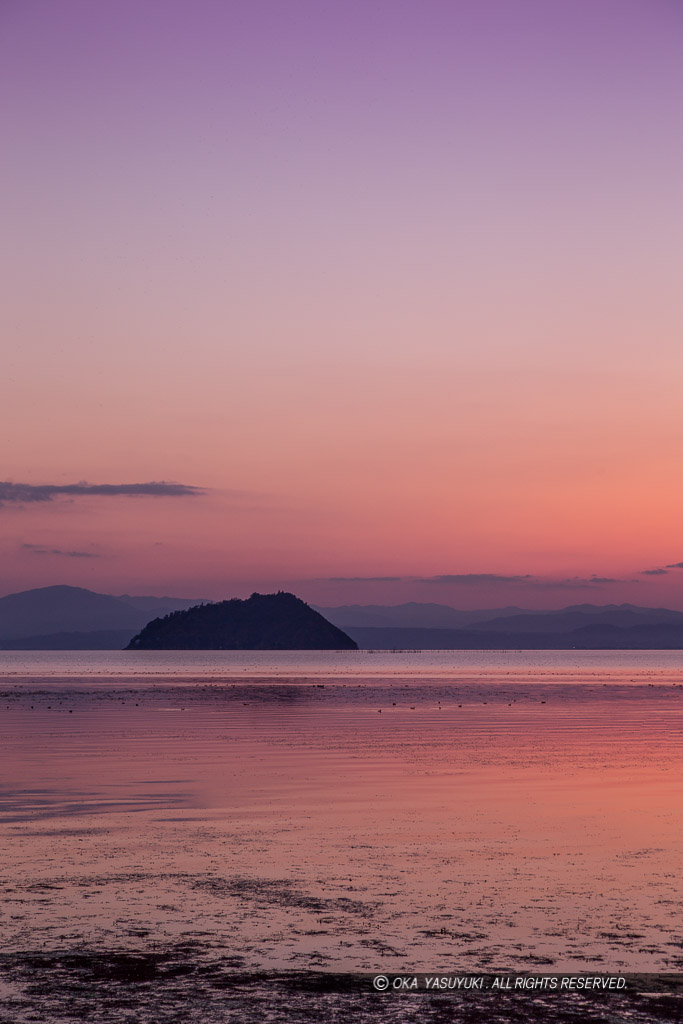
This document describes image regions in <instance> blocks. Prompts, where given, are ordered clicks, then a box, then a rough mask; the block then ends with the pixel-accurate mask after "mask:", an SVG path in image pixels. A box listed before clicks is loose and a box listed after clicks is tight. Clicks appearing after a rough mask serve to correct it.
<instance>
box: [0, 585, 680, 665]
mask: <svg viewBox="0 0 683 1024" xmlns="http://www.w3.org/2000/svg"><path fill="white" fill-rule="evenodd" d="M199 604H211V602H202V601H200V600H199V599H197V598H177V597H131V596H130V595H127V594H123V595H120V596H118V597H115V596H112V595H110V594H97V593H94V592H93V591H91V590H86V589H84V588H83V587H67V586H55V587H41V588H39V589H36V590H26V591H23V592H21V593H18V594H10V595H8V596H7V597H3V598H0V648H4V649H7V650H12V649H14V650H116V649H118V650H120V649H122V648H124V647H126V646H127V645H128V643H129V642H130V641H131V640H132V638H133V637H134V636H135V635H136V634H137V633H139V632H140V631H141V630H142V629H143V628H144V626H145V625H146V624H147V623H148V622H150V620H152V619H156V618H163V616H166V615H168V614H170V613H171V612H177V611H184V610H186V609H188V608H191V607H195V606H197V605H199ZM315 610H316V611H318V612H319V613H320V614H321V615H322V616H323V618H324V619H326V620H327V621H328V622H330V623H332V624H333V625H334V626H337V627H338V628H339V629H342V630H343V631H344V632H345V633H346V634H347V635H348V636H349V637H351V638H352V639H353V640H354V641H355V642H356V643H357V644H358V645H359V646H360V647H362V648H374V649H406V648H408V649H431V650H433V649H445V650H448V649H455V650H457V649H462V650H496V649H524V650H533V649H539V650H552V649H571V648H579V649H589V650H596V649H611V648H618V649H648V648H649V649H660V648H664V649H670V648H675V649H679V648H683V612H679V611H673V610H672V609H669V608H644V607H639V606H637V605H631V604H621V605H613V604H611V605H593V604H581V605H571V606H570V607H568V608H562V609H560V610H558V611H544V610H538V609H534V610H529V609H523V608H516V607H507V608H489V609H477V610H470V611H462V610H460V609H457V608H451V607H449V606H448V605H441V604H428V603H424V604H422V603H419V602H409V603H406V604H400V605H343V606H340V607H334V608H326V607H317V608H316V609H315Z"/></svg>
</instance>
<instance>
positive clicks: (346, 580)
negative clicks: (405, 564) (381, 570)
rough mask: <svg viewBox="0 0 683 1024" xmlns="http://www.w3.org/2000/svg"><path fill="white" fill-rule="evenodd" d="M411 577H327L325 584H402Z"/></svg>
mask: <svg viewBox="0 0 683 1024" xmlns="http://www.w3.org/2000/svg"><path fill="white" fill-rule="evenodd" d="M411 578H412V577H409V576H326V577H325V579H324V581H322V582H325V583H402V582H403V581H404V580H409V579H411Z"/></svg>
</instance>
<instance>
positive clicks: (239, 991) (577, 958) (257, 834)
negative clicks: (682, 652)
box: [0, 652, 683, 1022]
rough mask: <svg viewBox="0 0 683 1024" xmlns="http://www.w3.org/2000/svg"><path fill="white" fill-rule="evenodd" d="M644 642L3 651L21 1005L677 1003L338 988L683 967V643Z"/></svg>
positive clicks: (455, 1015)
mask: <svg viewBox="0 0 683 1024" xmlns="http://www.w3.org/2000/svg"><path fill="white" fill-rule="evenodd" d="M430 653H431V652H430ZM449 653H450V654H451V655H452V652H449ZM647 653H648V654H649V655H650V658H649V659H644V658H643V657H642V654H641V652H638V654H639V655H640V657H634V658H632V660H631V662H629V660H628V658H627V657H626V656H624V655H621V656H619V657H616V656H615V658H614V659H613V660H612V662H610V661H609V659H606V658H605V657H604V656H601V657H598V658H597V659H596V660H591V659H590V658H577V657H576V656H571V655H568V656H565V659H564V661H563V660H562V658H561V657H560V654H559V653H558V652H554V656H551V657H547V658H544V659H540V663H539V660H537V661H536V662H534V660H533V659H529V658H528V657H527V656H526V654H525V655H517V656H513V655H509V656H507V657H506V658H503V657H498V658H497V659H496V658H491V657H490V656H488V657H483V658H482V663H481V664H479V665H477V664H476V663H473V659H472V655H471V652H468V655H469V660H468V661H467V662H463V663H459V662H458V660H457V659H455V658H453V657H451V658H450V659H445V660H444V658H442V659H441V660H439V658H438V657H436V656H431V657H426V658H424V659H423V661H422V663H421V662H420V658H419V657H418V656H415V655H395V656H394V657H393V660H392V658H391V656H388V655H382V656H381V658H378V659H374V660H373V658H372V657H371V656H369V655H363V656H361V657H360V658H359V657H356V658H355V659H354V656H353V655H339V656H337V659H336V660H334V656H328V658H327V660H326V659H325V658H322V659H321V658H317V659H311V658H309V659H308V660H307V659H306V658H304V659H301V660H299V661H296V660H294V659H291V658H290V659H289V660H288V659H287V658H284V659H281V660H280V661H279V662H276V661H274V660H273V656H272V655H271V656H270V658H269V659H268V658H267V657H266V656H262V657H261V662H260V663H259V658H258V656H257V657H256V658H254V657H252V658H250V659H242V660H239V659H236V660H235V661H234V662H233V663H232V664H230V663H229V662H228V661H226V659H225V658H223V659H220V658H219V659H218V664H217V663H216V662H213V663H212V662H211V661H209V662H206V663H202V664H200V665H196V664H195V665H194V666H191V668H192V667H193V668H194V670H195V671H194V673H192V672H191V671H188V663H187V660H186V659H183V658H180V659H177V660H176V661H175V662H169V661H168V660H167V661H163V659H162V661H156V662H155V661H153V660H150V659H147V660H144V659H143V660H142V661H138V662H137V664H136V666H135V671H134V672H131V671H130V669H129V668H128V666H129V665H130V662H123V663H122V662H121V660H120V658H121V655H117V656H116V658H118V659H119V660H116V659H114V656H112V661H110V662H109V663H108V662H107V660H106V658H105V657H104V656H102V655H100V656H99V657H100V659H101V660H100V661H99V662H98V661H97V660H96V659H93V658H90V659H87V658H86V659H81V660H78V661H77V663H73V662H72V663H69V662H68V660H64V659H62V660H61V661H60V662H54V661H53V662H49V660H42V661H41V660H40V659H39V660H38V662H35V663H33V664H31V665H29V666H28V668H29V669H30V670H31V671H24V672H22V671H21V669H22V668H24V669H26V662H22V661H21V660H20V659H19V660H17V659H14V660H8V662H7V663H6V664H5V673H4V677H3V682H2V683H0V690H2V693H0V716H1V717H0V730H1V736H0V739H1V742H2V753H1V755H0V758H1V762H0V763H1V766H2V788H1V790H0V824H1V828H2V838H3V842H2V851H1V853H0V887H1V888H2V890H3V902H2V914H1V916H0V937H1V938H2V951H3V953H2V960H1V962H0V972H1V973H0V979H1V980H2V984H3V986H4V988H3V987H0V1007H2V1010H0V1020H7V1021H12V1022H14V1021H17V1022H23V1021H29V1020H36V1021H55V1022H62V1021H70V1020H81V1019H89V1020H95V1021H99V1020H103V1021H104V1020H112V1021H114V1020H115V1021H119V1020H121V1021H123V1020H126V1021H128V1020H130V1021H159V1022H161V1021H164V1022H165V1021H175V1020H187V1019H188V1018H189V1017H193V1018H194V1019H198V1020H201V1021H213V1020H216V1021H222V1020H252V1019H253V1020H256V1019H259V1020H262V1019H266V1020H269V1019H270V1020H295V1021H296V1020H308V1019H310V1020H335V1019H338V1018H341V1016H342V1015H343V1016H345V1017H348V1016H349V1015H351V1017H352V1019H357V1020H365V1019H367V1020H371V1019H382V1020H396V1021H410V1020H435V1021H436V1020H472V1021H475V1020H482V1021H483V1020H497V1019H500V1020H517V1019H519V1020H546V1019H547V1020H588V1019H595V1020H598V1019H602V1020H622V1019H623V1020H635V1021H640V1020H643V1021H645V1020H674V1019H678V1018H677V1017H676V1015H675V1014H677V1013H678V1010H679V1007H680V1000H679V999H678V998H677V997H675V996H671V995H667V994H659V995H651V996H618V995H616V994H610V995H608V996H602V997H589V996H581V995H580V994H578V993H573V994H571V997H570V996H569V995H567V994H564V995H563V996H562V997H561V999H560V997H558V996H557V995H554V994H553V993H547V994H534V996H533V998H531V997H529V996H528V995H518V994H514V995H512V994H511V995H510V996H505V997H504V996H501V995H497V994H492V993H487V994H480V995H479V996H476V995H475V994H474V993H473V994H471V995H472V997H471V998H470V997H466V996H462V995H461V996H454V995H452V994H450V993H449V994H446V995H443V996H435V995H426V994H423V993H420V994H419V995H413V996H410V995H397V994H395V993H391V994H382V995H379V994H378V995H375V994H373V993H372V992H368V991H366V990H362V991H361V990H359V986H358V985H356V987H355V988H354V986H353V985H351V989H350V990H349V988H348V987H347V988H346V989H345V988H344V986H342V988H341V990H340V991H337V992H323V991H320V989H319V984H318V979H319V977H320V976H323V975H329V974H340V973H342V972H348V973H353V972H365V973H374V972H379V971H381V972H387V973H388V972H413V971H458V972H463V973H464V972H470V971H471V972H481V971H517V972H518V971H533V972H552V973H557V972H561V971H587V972H590V973H596V972H624V971H644V972H661V971H666V972H675V971H679V972H680V971H681V970H683V919H682V915H681V882H680V874H681V872H680V865H681V847H682V845H683V842H682V840H681V831H682V830H681V828H680V822H681V807H682V803H683V801H682V800H681V794H682V789H683V785H682V775H681V767H682V761H683V753H682V749H681V746H682V745H681V732H682V727H683V716H682V715H681V701H682V700H683V686H682V683H683V659H681V657H680V656H678V652H667V654H668V655H672V654H673V655H675V656H674V657H671V656H669V657H664V658H660V660H659V661H658V660H657V656H656V655H654V656H653V655H652V652H647ZM41 666H42V667H41ZM55 666H57V668H55ZM126 670H127V672H128V674H127V675H126V674H124V672H125V671H126ZM360 988H361V989H362V986H360ZM2 1013H4V1014H5V1016H4V1017H3V1016H1V1014H2ZM601 1014H602V1016H601ZM605 1014H610V1015H611V1016H609V1015H608V1016H605ZM615 1014H616V1015H615Z"/></svg>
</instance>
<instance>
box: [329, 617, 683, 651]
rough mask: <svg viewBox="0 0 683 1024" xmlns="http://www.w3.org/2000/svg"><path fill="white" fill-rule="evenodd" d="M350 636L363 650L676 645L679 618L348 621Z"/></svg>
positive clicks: (680, 643)
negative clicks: (541, 624)
mask: <svg viewBox="0 0 683 1024" xmlns="http://www.w3.org/2000/svg"><path fill="white" fill-rule="evenodd" d="M347 632H348V634H349V636H350V637H351V638H352V639H353V640H355V641H356V643H357V644H358V646H359V647H360V648H361V649H362V650H425V651H430V650H431V651H433V650H445V651H447V650H457V651H497V650H521V651H553V650H561V651H563V650H679V649H683V622H681V623H667V622H665V623H651V624H646V625H643V624H640V625H637V626H631V627H630V628H624V627H623V626H612V625H600V624H599V623H593V624H590V625H587V626H582V627H580V628H579V629H574V630H567V631H566V632H555V633H551V632H547V631H546V632H537V633H533V632H526V631H524V630H519V631H517V632H515V633H512V632H509V633H504V632H502V631H497V630H484V629H478V630H475V629H410V628H404V629H402V628H400V627H393V628H392V627H384V628H382V627H368V626H349V627H347Z"/></svg>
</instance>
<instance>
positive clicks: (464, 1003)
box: [0, 943, 683, 1024]
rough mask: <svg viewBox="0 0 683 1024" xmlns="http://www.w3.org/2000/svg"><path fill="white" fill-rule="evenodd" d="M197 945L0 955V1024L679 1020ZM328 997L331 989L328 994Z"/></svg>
mask: <svg viewBox="0 0 683 1024" xmlns="http://www.w3.org/2000/svg"><path fill="white" fill-rule="evenodd" d="M212 953H213V954H214V957H212V958H211V959H207V958H206V956H205V950H204V949H203V948H202V946H201V944H199V943H197V944H194V945H187V944H182V945H178V946H176V947H169V948H166V949H163V950H157V951H155V952H150V951H145V952H133V951H130V950H126V951H116V950H112V951H110V952H102V951H96V952H95V951H89V950H87V949H81V950H73V951H70V952H69V951H63V952H49V953H48V952H25V953H13V954H2V955H0V1024H28V1022H40V1024H74V1022H76V1021H88V1022H89V1024H181V1022H182V1024H185V1022H186V1021H196V1022H198V1024H227V1022H232V1021H239V1022H240V1024H263V1022H264V1021H266V1022H271V1024H280V1022H282V1024H285V1022H287V1024H305V1022H311V1024H313V1022H315V1024H319V1022H327V1021H335V1022H336V1021H342V1020H344V1021H354V1022H358V1024H370V1022H374V1021H381V1022H383V1024H384V1022H386V1024H446V1022H449V1024H453V1022H455V1024H526V1022H532V1024H534V1022H536V1024H558V1022H559V1024H583V1022H595V1024H621V1022H623V1024H626V1022H628V1024H654V1022H659V1021H664V1022H676V1021H680V1020H682V1019H683V1000H682V998H681V995H680V989H679V994H676V991H675V990H671V991H667V990H666V987H665V986H660V988H662V989H663V991H656V990H655V991H653V992H651V993H647V994H645V993H628V992H627V993H620V992H610V993H579V992H571V993H559V992H538V991H537V992H532V993H528V992H521V993H520V992H491V991H483V992H481V991H475V992H471V991H470V992H453V993H440V994H431V993H425V992H419V993H412V994H409V993H393V992H389V993H377V992H374V991H372V988H371V983H370V981H369V979H368V978H358V977H356V976H353V975H333V974H324V973H321V972H311V971H289V972H284V971H283V972H272V973H270V972H269V973H255V972H253V971H249V970H247V969H244V968H243V967H242V965H241V961H240V958H239V957H236V956H230V957H226V958H224V959H215V950H212ZM330 989H332V990H331V991H330Z"/></svg>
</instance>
